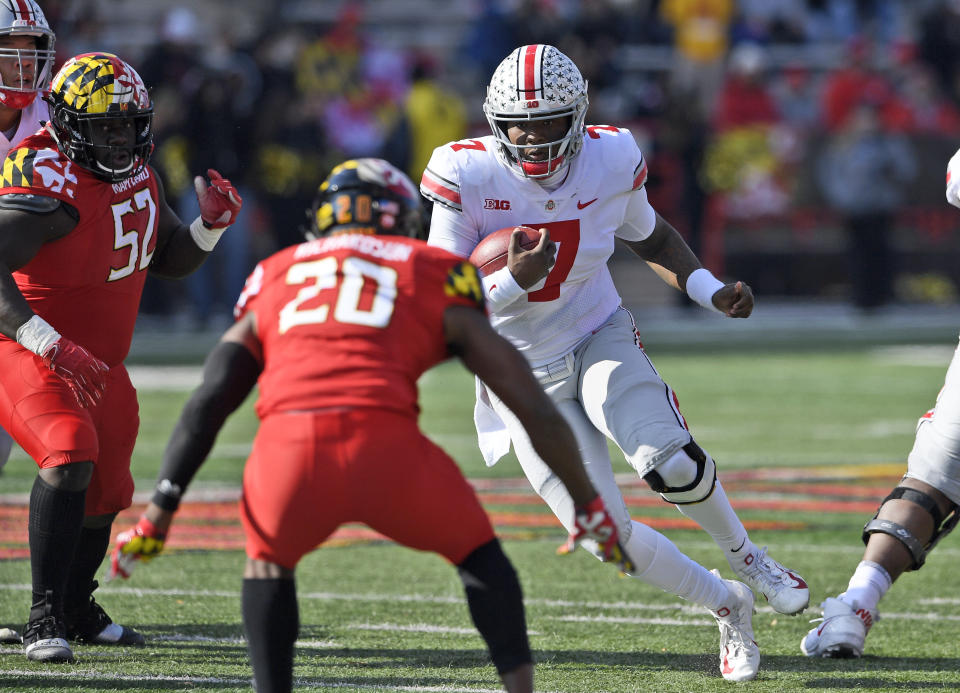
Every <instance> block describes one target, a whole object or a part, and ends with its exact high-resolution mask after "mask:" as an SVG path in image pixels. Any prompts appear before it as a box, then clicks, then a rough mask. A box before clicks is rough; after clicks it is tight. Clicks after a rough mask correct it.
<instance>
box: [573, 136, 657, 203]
mask: <svg viewBox="0 0 960 693" xmlns="http://www.w3.org/2000/svg"><path fill="white" fill-rule="evenodd" d="M587 140H588V141H590V140H593V142H592V144H594V145H598V146H599V148H600V149H601V151H602V155H601V156H602V159H603V162H604V164H605V168H606V169H607V170H608V171H609V172H610V179H611V180H613V181H616V182H617V184H618V187H619V186H620V185H621V184H622V185H623V186H625V187H626V189H627V190H637V189H639V188H640V187H642V186H643V184H644V183H646V181H647V161H646V159H645V158H644V157H643V154H642V153H641V152H640V148H639V147H638V146H637V142H636V140H635V139H634V138H633V133H632V132H630V131H629V130H628V129H627V128H617V127H614V126H612V125H588V126H587ZM588 146H589V145H588Z"/></svg>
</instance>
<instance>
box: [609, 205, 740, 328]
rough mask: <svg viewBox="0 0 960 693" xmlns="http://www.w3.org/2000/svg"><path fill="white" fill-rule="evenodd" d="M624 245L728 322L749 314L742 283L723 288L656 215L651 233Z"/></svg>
mask: <svg viewBox="0 0 960 693" xmlns="http://www.w3.org/2000/svg"><path fill="white" fill-rule="evenodd" d="M624 243H626V244H627V246H628V247H629V248H630V250H632V251H633V252H634V253H636V254H637V255H639V256H640V257H641V258H643V259H644V260H646V261H647V264H649V265H650V267H651V268H653V270H654V272H656V273H657V275H659V277H660V278H661V279H663V281H665V282H666V283H667V284H669V285H670V286H672V287H673V288H675V289H679V290H681V291H686V293H687V295H688V296H690V298H691V299H693V300H694V301H696V302H697V303H699V304H700V305H702V306H704V307H705V308H713V309H715V310H718V311H720V312H721V313H724V314H725V315H727V316H728V317H731V318H746V317H749V316H750V314H751V313H752V312H753V291H752V290H751V289H750V286H749V285H747V284H745V283H744V282H740V281H738V282H732V283H729V284H724V283H723V282H721V281H720V280H719V279H717V278H716V277H714V276H713V274H712V273H711V272H710V270H708V269H706V268H705V267H704V266H703V265H702V264H700V260H699V259H697V256H696V255H695V254H694V253H693V251H692V250H690V246H688V245H687V243H686V241H684V240H683V236H681V235H680V233H679V232H678V231H677V230H676V229H675V228H674V227H673V225H671V224H670V222H668V221H667V220H666V219H664V218H663V217H662V216H660V215H659V214H656V222H655V224H654V227H653V231H652V232H651V233H650V235H649V236H647V237H646V238H644V239H643V240H637V241H631V240H626V239H624Z"/></svg>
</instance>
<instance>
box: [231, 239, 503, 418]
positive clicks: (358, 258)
mask: <svg viewBox="0 0 960 693" xmlns="http://www.w3.org/2000/svg"><path fill="white" fill-rule="evenodd" d="M452 305H466V306H471V307H475V308H477V309H478V310H483V309H484V308H483V305H484V303H483V289H482V287H481V284H480V278H479V275H478V274H477V270H476V268H475V267H474V266H473V265H471V264H470V263H469V262H465V261H464V260H463V259H462V258H458V257H456V256H455V255H453V254H451V253H449V252H447V251H445V250H442V249H440V248H432V247H430V246H428V245H427V244H426V243H424V242H422V241H418V240H413V239H410V238H405V237H400V236H369V235H362V234H347V235H337V236H331V237H327V238H321V239H319V240H315V241H309V242H307V243H301V244H300V245H296V246H291V247H289V248H285V249H283V250H281V251H279V252H278V253H275V254H274V255H272V256H270V257H269V258H267V259H266V260H264V261H262V262H261V263H259V264H258V265H257V266H256V267H255V268H254V271H253V273H252V274H251V275H250V277H249V278H248V279H247V283H246V285H245V287H244V290H243V293H242V294H241V295H240V299H239V300H238V301H237V305H236V308H235V309H234V315H235V316H236V317H237V318H238V319H239V318H240V317H242V316H243V315H244V314H245V313H246V312H247V311H253V312H254V313H255V315H256V323H257V333H258V337H259V339H260V341H261V343H262V345H263V360H264V368H263V373H262V374H261V375H260V381H259V386H260V395H259V399H258V400H257V404H256V410H257V415H258V416H259V417H260V418H261V419H262V418H264V417H266V416H268V415H269V414H273V413H277V412H284V411H309V410H316V409H325V408H332V407H377V408H385V409H390V410H395V411H399V412H401V413H404V414H408V415H410V416H411V417H413V418H416V416H417V415H418V413H419V406H418V404H417V379H418V378H419V377H420V375H421V374H423V372H424V371H426V370H427V369H429V368H431V367H432V366H434V365H435V364H437V363H439V362H440V361H443V360H445V359H446V358H448V356H449V353H448V351H447V345H446V338H445V336H444V330H443V314H444V311H445V310H446V308H447V307H448V306H452Z"/></svg>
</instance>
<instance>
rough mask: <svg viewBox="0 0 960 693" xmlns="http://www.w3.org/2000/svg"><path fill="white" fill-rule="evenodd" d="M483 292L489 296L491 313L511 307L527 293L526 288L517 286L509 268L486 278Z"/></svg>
mask: <svg viewBox="0 0 960 693" xmlns="http://www.w3.org/2000/svg"><path fill="white" fill-rule="evenodd" d="M483 292H484V293H485V294H486V295H487V308H488V309H489V311H490V312H491V313H496V312H497V311H498V310H500V309H501V308H505V307H506V306H509V305H510V304H511V303H513V302H514V301H516V300H517V299H518V298H520V297H521V296H523V295H524V294H525V293H526V291H525V290H524V288H523V287H522V286H520V285H519V284H517V280H516V278H515V277H514V276H513V274H512V273H511V272H510V268H509V267H501V268H500V269H498V270H497V271H496V272H493V273H491V274H488V275H487V276H486V277H484V278H483Z"/></svg>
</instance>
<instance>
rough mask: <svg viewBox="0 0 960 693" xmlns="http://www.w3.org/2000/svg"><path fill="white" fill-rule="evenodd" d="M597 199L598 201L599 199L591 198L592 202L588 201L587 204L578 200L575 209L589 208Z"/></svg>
mask: <svg viewBox="0 0 960 693" xmlns="http://www.w3.org/2000/svg"><path fill="white" fill-rule="evenodd" d="M598 199H600V198H598V197H595V198H593V199H592V200H590V201H589V202H580V200H577V209H583V208H584V207H589V206H590V205H592V204H593V203H594V202H596V201H597V200H598Z"/></svg>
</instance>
